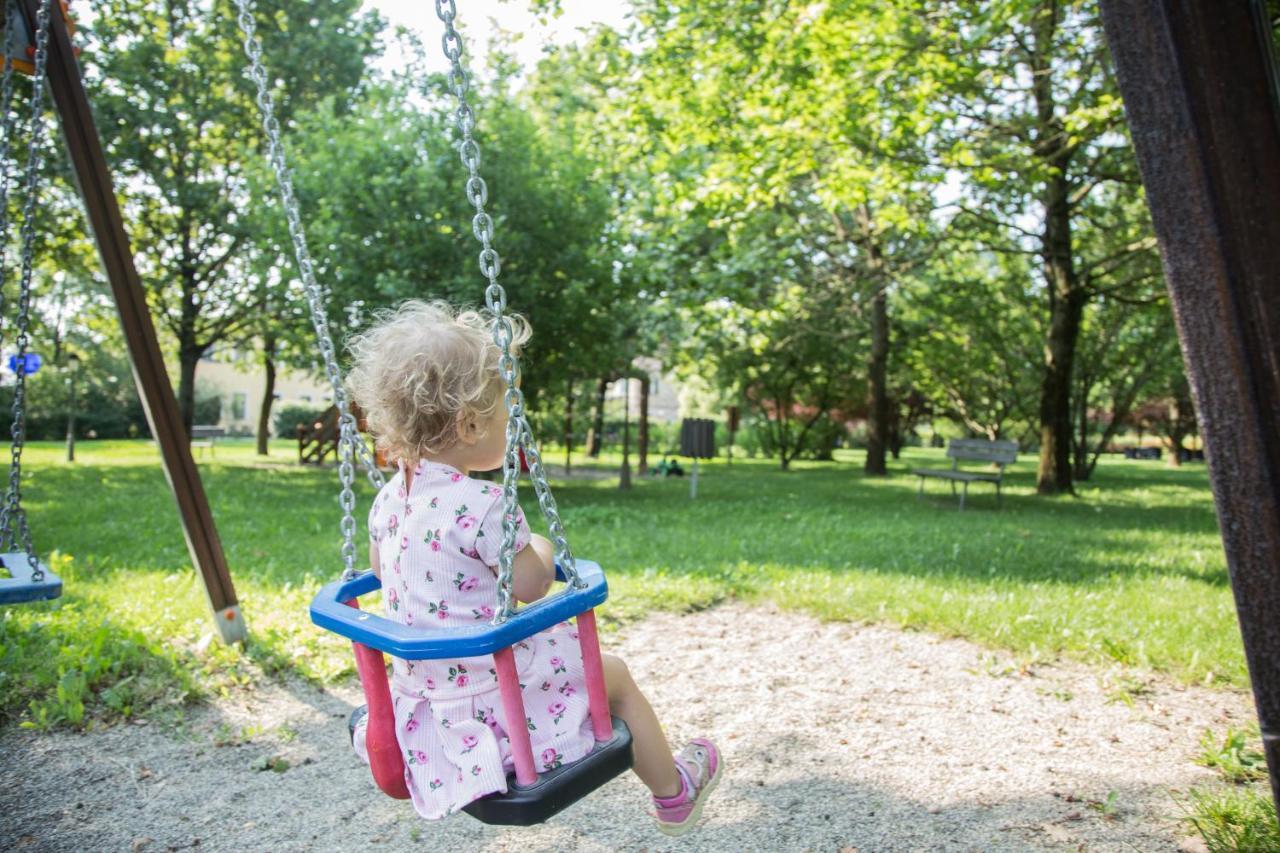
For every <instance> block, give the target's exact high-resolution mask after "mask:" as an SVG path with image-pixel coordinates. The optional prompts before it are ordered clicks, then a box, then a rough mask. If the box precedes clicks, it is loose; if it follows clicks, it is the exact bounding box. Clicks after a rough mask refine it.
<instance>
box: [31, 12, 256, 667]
mask: <svg viewBox="0 0 1280 853" xmlns="http://www.w3.org/2000/svg"><path fill="white" fill-rule="evenodd" d="M18 8H19V9H20V10H21V12H22V14H23V15H24V16H25V17H26V19H27V23H28V26H29V27H30V28H31V30H32V31H33V32H34V31H35V24H34V22H35V20H36V15H37V14H38V13H39V10H40V0H20V2H19V3H18ZM48 50H49V58H48V64H47V66H46V75H47V80H48V85H49V90H50V92H51V93H52V94H53V102H54V106H55V108H56V109H57V112H58V117H59V119H60V124H61V126H62V134H63V138H64V139H65V141H66V145H67V152H68V154H69V155H70V158H71V165H72V168H73V169H74V171H75V176H76V183H77V185H78V187H79V189H80V196H81V198H82V199H83V200H84V207H85V213H86V214H87V216H88V219H89V225H90V227H91V230H92V231H93V237H94V241H95V242H96V243H97V246H98V255H99V257H100V259H101V260H102V267H103V270H104V271H105V272H106V275H107V280H108V281H109V282H110V284H111V294H112V297H113V301H114V302H115V305H116V310H117V312H118V313H119V315H120V325H121V328H122V329H123V330H124V337H125V342H126V343H127V344H128V347H129V363H130V365H131V366H132V368H133V378H134V382H135V383H137V386H138V393H139V396H140V397H141V398H142V404H143V410H144V411H145V412H146V415H147V423H148V424H149V425H150V427H151V434H152V436H154V437H155V439H156V444H157V445H159V447H160V456H161V459H162V461H163V463H164V473H165V479H167V480H168V481H169V487H170V489H171V490H172V491H173V495H174V500H175V501H176V502H177V504H178V512H179V514H180V515H181V518H182V532H183V535H184V536H185V538H186V541H187V551H188V553H190V555H191V562H192V563H193V564H194V565H195V567H196V570H197V571H198V572H199V573H200V577H201V579H202V581H203V583H204V589H205V594H206V595H207V597H208V601H209V607H210V609H211V610H212V611H213V617H214V619H213V621H214V624H215V625H216V626H217V628H218V633H219V635H220V636H221V637H222V640H223V642H225V643H228V644H230V643H236V642H242V641H243V640H244V639H245V635H246V629H245V624H244V616H243V615H242V614H241V613H240V602H239V599H238V598H237V597H236V590H235V586H234V584H232V582H231V572H230V570H229V569H228V568H227V559H226V555H225V554H224V553H223V550H222V542H221V541H220V540H219V539H218V530H217V528H216V527H215V526H214V523H213V513H212V512H211V511H210V510H209V501H208V498H207V497H206V496H205V493H204V486H203V485H202V484H201V482H200V473H199V471H198V470H197V468H196V463H195V460H194V459H193V458H192V457H191V445H190V442H189V440H188V437H187V434H186V430H185V429H184V428H183V426H182V418H181V416H180V414H179V412H178V402H177V400H176V399H175V397H174V394H173V386H172V385H171V384H170V383H169V374H168V372H167V371H166V369H165V366H164V357H163V355H162V354H161V352H160V344H159V342H158V341H157V339H156V329H155V324H154V322H153V321H152V319H151V312H150V310H149V309H148V308H147V300H146V296H145V294H144V293H143V290H142V281H141V279H140V278H139V277H138V270H137V267H136V266H135V265H134V262H133V250H132V248H131V247H130V245H129V237H128V235H127V234H126V232H125V230H124V220H123V218H122V216H121V214H120V205H119V202H118V201H117V200H116V192H115V187H114V186H113V184H112V180H111V172H110V170H109V169H108V168H107V161H106V157H105V156H104V155H103V151H102V140H101V139H100V138H99V136H98V130H97V127H96V126H95V125H94V123H93V113H92V111H91V110H90V108H89V98H88V95H86V94H85V90H84V81H83V79H82V77H81V75H80V66H79V64H78V63H77V62H76V57H75V50H74V48H73V47H72V45H71V39H70V36H69V35H68V33H67V27H66V22H65V21H64V20H63V16H62V15H60V14H54V15H51V16H50V19H49V46H48Z"/></svg>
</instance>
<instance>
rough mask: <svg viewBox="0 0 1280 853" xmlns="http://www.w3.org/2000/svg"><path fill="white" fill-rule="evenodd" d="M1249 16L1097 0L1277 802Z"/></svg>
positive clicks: (1263, 288) (1274, 139) (1274, 235)
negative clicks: (1204, 462) (1191, 400)
mask: <svg viewBox="0 0 1280 853" xmlns="http://www.w3.org/2000/svg"><path fill="white" fill-rule="evenodd" d="M1262 11H1263V10H1262V4H1261V3H1260V2H1257V0H1254V1H1253V2H1251V3H1245V2H1230V3H1204V2H1196V0H1102V17H1103V24H1104V26H1105V28H1106V35H1107V41H1108V42H1109V44H1110V47H1111V53H1112V56H1113V57H1114V59H1115V65H1116V72H1117V77H1118V79H1119V82H1120V89H1121V92H1122V94H1123V95H1124V100H1125V110H1126V112H1127V113H1128V117H1129V126H1130V128H1131V129H1132V133H1133V142H1134V147H1135V149H1136V150H1137V153H1138V164H1139V166H1140V167H1141V169H1142V177H1143V183H1144V184H1145V185H1146V191H1147V202H1148V204H1149V205H1150V207H1151V217H1152V220H1153V221H1154V223H1155V230H1156V235H1157V237H1159V240H1160V250H1161V255H1162V258H1163V262H1164V272H1165V277H1166V279H1167V280H1168V283H1169V293H1170V295H1171V296H1172V298H1173V309H1174V316H1175V317H1176V319H1177V323H1178V336H1179V339H1180V340H1181V343H1182V352H1183V356H1184V358H1185V359H1186V362H1187V368H1188V372H1189V374H1190V379H1191V386H1192V391H1193V393H1194V397H1195V402H1196V405H1197V408H1198V411H1199V413H1200V419H1201V427H1202V429H1203V432H1202V435H1203V436H1204V444H1205V448H1206V449H1207V451H1208V454H1207V458H1208V462H1209V479H1210V483H1211V484H1212V486H1213V494H1214V501H1215V503H1216V505H1217V510H1218V522H1219V528H1220V529H1221V530H1222V540H1223V545H1224V546H1225V549H1226V555H1227V565H1228V567H1229V569H1230V571H1231V587H1232V590H1233V592H1234V594H1235V601H1236V612H1237V614H1238V615H1239V618H1240V633H1241V634H1242V636H1243V638H1244V648H1245V659H1246V660H1247V662H1248V665H1249V675H1250V677H1251V679H1252V681H1253V695H1254V700H1255V702H1256V704H1257V709H1258V718H1259V721H1260V723H1261V728H1262V741H1263V746H1264V748H1265V750H1266V757H1267V766H1268V767H1269V768H1270V771H1271V789H1272V794H1273V796H1274V797H1275V799H1276V801H1277V803H1278V804H1280V288H1277V287H1276V279H1275V277H1276V270H1278V269H1280V217H1278V216H1276V211H1275V206H1276V202H1277V199H1280V99H1278V93H1277V91H1276V76H1275V61H1274V57H1273V56H1272V52H1271V31H1270V27H1269V26H1268V25H1267V23H1266V21H1265V19H1264V18H1263V14H1262Z"/></svg>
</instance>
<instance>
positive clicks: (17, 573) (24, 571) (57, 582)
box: [0, 551, 62, 604]
mask: <svg viewBox="0 0 1280 853" xmlns="http://www.w3.org/2000/svg"><path fill="white" fill-rule="evenodd" d="M0 564H3V566H4V569H5V571H6V572H8V574H9V577H7V578H6V577H0V604H22V603H23V602H27V601H45V600H48V599H51V598H57V597H58V596H60V595H62V578H60V577H58V576H57V575H55V574H54V573H53V572H51V571H49V567H48V566H46V565H45V564H44V563H39V564H38V565H39V566H40V570H41V571H43V572H44V577H43V578H41V579H40V580H36V579H35V571H34V570H33V569H32V568H31V560H30V558H28V557H27V555H26V553H25V552H23V551H10V552H9V553H7V554H0Z"/></svg>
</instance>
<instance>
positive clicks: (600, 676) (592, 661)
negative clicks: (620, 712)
mask: <svg viewBox="0 0 1280 853" xmlns="http://www.w3.org/2000/svg"><path fill="white" fill-rule="evenodd" d="M578 646H579V647H580V648H581V649H582V671H583V674H584V675H585V676H586V680H587V705H588V707H589V708H590V709H591V731H592V733H593V734H594V735H595V738H596V743H603V742H605V741H607V740H609V739H610V738H612V737H613V718H612V717H611V716H610V714H609V693H608V691H607V690H606V689H605V683H604V661H603V660H602V659H601V657H600V635H599V634H598V633H597V631H596V611H595V609H594V608H593V609H591V610H584V611H582V612H581V613H579V614H578Z"/></svg>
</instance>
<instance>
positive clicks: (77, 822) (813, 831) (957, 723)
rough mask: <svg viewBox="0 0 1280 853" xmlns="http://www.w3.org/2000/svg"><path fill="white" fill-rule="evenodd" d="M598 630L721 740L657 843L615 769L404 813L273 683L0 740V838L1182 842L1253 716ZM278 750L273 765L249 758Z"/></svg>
mask: <svg viewBox="0 0 1280 853" xmlns="http://www.w3.org/2000/svg"><path fill="white" fill-rule="evenodd" d="M609 645H610V648H611V650H612V651H615V652H617V653H618V654H620V655H622V656H623V657H624V658H625V659H626V660H627V661H628V663H629V664H630V666H631V668H632V671H633V673H634V674H635V676H636V680H637V681H638V682H639V683H640V684H641V685H642V686H643V687H644V688H645V689H646V691H647V692H648V693H649V696H650V698H651V701H652V702H653V705H654V706H655V708H657V709H658V713H659V716H661V717H662V718H663V720H664V721H665V723H666V725H667V727H668V733H669V735H670V736H671V738H672V740H673V741H681V740H683V739H685V738H688V737H691V736H694V735H697V734H709V735H711V736H713V737H715V738H716V739H718V741H719V742H720V744H721V745H722V748H723V750H724V753H725V756H726V759H727V762H728V774H727V776H726V778H725V780H724V782H723V783H722V784H721V786H720V788H719V789H718V790H717V792H716V794H715V795H714V798H713V800H712V801H711V804H710V805H709V806H708V808H707V810H706V816H705V817H704V818H703V825H702V827H701V828H700V829H699V830H698V831H697V832H695V833H694V834H692V835H689V836H686V837H685V838H684V839H682V840H681V841H680V843H678V844H676V843H669V842H667V840H666V839H665V838H664V837H663V836H661V835H660V834H659V833H658V832H657V831H656V830H655V829H654V828H653V826H652V822H651V820H650V819H649V818H648V817H646V816H645V814H644V809H645V805H646V802H645V798H644V796H643V789H642V787H641V786H640V784H639V783H638V782H637V781H636V780H635V779H634V777H631V776H630V775H628V776H627V777H625V778H623V779H621V780H618V781H615V782H612V783H610V784H609V785H608V786H606V787H605V788H603V789H602V790H600V791H599V792H597V793H596V794H595V795H594V796H592V797H590V798H588V799H587V800H584V801H583V802H581V803H578V804H577V805H576V806H574V807H573V808H571V809H569V810H568V811H566V812H564V813H562V814H561V815H560V816H558V817H557V818H555V819H554V820H552V821H551V822H550V823H549V824H547V825H544V826H541V827H536V828H532V829H521V830H500V829H490V828H488V827H484V826H482V825H480V824H478V823H475V822H474V821H472V820H471V819H470V818H467V817H465V816H459V817H457V818H455V819H453V820H450V821H447V822H445V823H443V824H428V823H424V822H422V821H420V820H418V819H417V818H416V816H415V815H414V813H413V811H412V807H410V806H409V805H408V804H407V803H401V802H396V801H392V800H389V799H387V798H385V797H383V796H382V795H381V794H379V793H378V792H377V791H376V789H374V787H373V785H372V782H371V781H370V780H369V778H368V776H367V771H366V770H365V769H364V768H363V766H361V765H359V764H358V763H357V761H356V759H355V758H354V757H353V755H352V754H351V753H350V752H349V750H348V748H347V743H346V741H347V735H346V727H345V724H344V720H345V717H346V715H347V713H348V711H349V710H350V708H351V705H352V703H353V702H354V701H355V700H356V698H357V691H354V690H351V689H346V688H344V689H337V690H332V691H319V690H316V689H314V688H311V687H308V686H305V685H290V686H273V687H267V688H262V689H259V690H257V691H254V692H253V693H251V694H245V695H243V696H240V697H235V698H233V699H230V700H224V701H221V702H218V703H217V704H215V705H212V706H210V707H207V708H201V709H199V710H197V711H194V712H193V713H192V714H191V716H190V719H189V721H188V723H187V724H186V725H185V726H184V727H183V728H182V729H180V730H165V729H163V728H162V727H160V726H157V725H142V724H133V725H127V726H118V727H115V728H113V729H110V730H106V731H102V732H95V733H91V734H86V735H74V734H55V735H39V736H37V735H33V734H31V733H28V732H21V731H9V732H7V733H5V734H4V735H3V736H2V737H0V756H3V760H2V761H0V850H59V851H115V850H123V851H163V850H182V849H196V850H200V851H206V850H211V851H213V850H217V851H221V850H228V851H231V850H235V851H240V850H272V851H282V850H315V851H350V850H356V849H374V850H377V849H388V850H398V849H423V850H446V849H459V850H468V851H471V850H476V851H520V853H534V851H544V850H545V851H552V850H566V849H568V850H575V851H587V852H588V853H590V851H611V850H626V851H640V850H648V851H659V850H675V849H680V850H715V851H746V850H759V851H790V850H821V851H832V853H839V852H840V851H845V853H847V851H850V850H857V851H863V853H867V851H882V850H931V851H932V850H983V851H986V850H1027V849H1037V850H1038V849H1044V850H1078V849H1084V850H1135V849H1136V850H1144V851H1149V850H1178V849H1197V848H1196V846H1195V845H1194V843H1188V842H1187V841H1186V840H1185V838H1184V836H1185V832H1184V831H1183V830H1182V829H1181V828H1180V827H1179V825H1178V817H1179V816H1180V814H1181V809H1180V807H1179V805H1178V802H1177V800H1176V799H1175V797H1176V796H1177V795H1178V793H1179V792H1183V791H1185V790H1186V789H1187V788H1188V787H1190V786H1193V785H1197V784H1206V783H1208V782H1210V781H1211V780H1212V779H1213V775H1212V774H1211V773H1210V772H1209V771H1207V770H1205V769H1203V768H1201V767H1198V766H1196V765H1195V764H1194V763H1193V762H1192V760H1191V759H1192V756H1193V755H1194V754H1195V752H1196V751H1197V743H1198V740H1199V738H1200V735H1201V732H1203V730H1204V729H1205V728H1212V729H1214V730H1215V731H1221V730H1222V728H1223V727H1224V726H1226V725H1228V724H1236V725H1239V724H1241V723H1243V722H1244V721H1245V720H1247V719H1248V718H1249V715H1250V714H1251V713H1252V704H1251V701H1250V700H1249V697H1248V696H1247V695H1246V694H1243V693H1240V692H1226V691H1218V690H1213V691H1211V690H1203V689H1198V688H1184V687H1178V686H1174V685H1171V684H1168V683H1165V682H1163V681H1161V680H1154V679H1149V680H1147V681H1146V682H1145V684H1144V686H1143V687H1142V688H1141V689H1140V690H1138V691H1136V692H1138V693H1139V694H1140V695H1137V696H1133V695H1132V694H1133V692H1134V690H1133V681H1132V676H1130V680H1129V686H1130V692H1129V694H1128V695H1129V696H1130V702H1126V701H1117V700H1116V698H1115V695H1114V691H1115V690H1116V685H1115V684H1112V683H1110V681H1111V678H1112V677H1113V676H1114V675H1115V674H1108V673H1106V672H1102V671H1100V670H1096V669H1090V668H1087V667H1084V666H1078V665H1074V664H1061V665H1054V666H1037V667H1036V668H1035V670H1034V671H1031V672H1027V671H1019V670H1018V668H1017V666H1016V665H1015V664H1014V663H1013V662H1012V661H1010V660H1009V659H1008V658H1007V657H1006V656H1004V655H1001V654H994V653H992V652H991V651H989V650H985V649H982V648H981V647H978V646H975V645H973V644H971V643H967V642H964V641H960V640H942V639H938V638H937V637H934V636H930V635H927V634H919V633H908V632H903V631H899V630H895V629H891V628H887V627H877V626H858V625H849V624H822V623H819V622H816V621H814V620H811V619H808V618H806V617H801V616H797V615H795V614H789V613H778V612H775V611H772V610H762V609H749V608H746V607H741V606H725V607H719V608H716V609H713V610H710V611H707V612H704V613H701V614H695V615H683V616H677V615H671V614H657V615H654V616H652V617H651V618H649V619H646V620H644V621H643V622H639V623H635V624H632V625H630V626H628V627H627V628H626V629H625V630H624V631H622V632H621V633H620V635H619V636H615V637H613V638H612V639H611V641H610V643H609ZM665 650H674V652H673V653H674V654H675V655H677V656H678V666H672V665H671V663H670V662H669V661H668V660H667V654H666V652H665ZM244 730H248V733H249V735H250V737H249V739H248V740H247V741H243V742H239V743H237V744H234V745H224V746H218V745H216V742H218V741H225V740H227V739H228V737H229V735H235V734H237V733H240V732H242V731H244ZM255 732H256V733H255ZM277 758H278V759H283V760H284V761H287V762H288V767H287V769H284V770H283V772H272V771H271V770H268V769H259V768H262V767H264V766H265V765H266V764H267V763H268V762H269V761H270V760H272V759H277ZM1112 792H1114V794H1112ZM1109 795H1110V798H1109Z"/></svg>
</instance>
